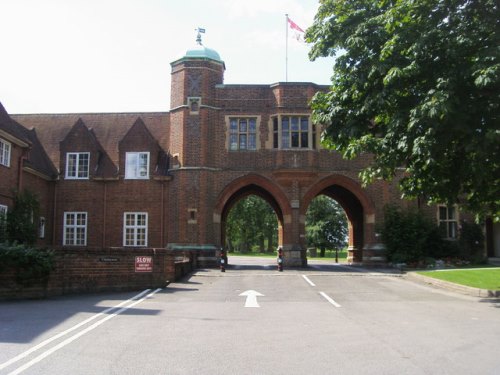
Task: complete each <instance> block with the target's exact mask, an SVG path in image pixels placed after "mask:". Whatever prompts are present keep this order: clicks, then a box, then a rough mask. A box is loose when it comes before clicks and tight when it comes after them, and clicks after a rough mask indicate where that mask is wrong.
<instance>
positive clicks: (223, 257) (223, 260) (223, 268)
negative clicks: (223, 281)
mask: <svg viewBox="0 0 500 375" xmlns="http://www.w3.org/2000/svg"><path fill="white" fill-rule="evenodd" d="M219 263H220V272H226V253H225V252H224V249H220V259H219Z"/></svg>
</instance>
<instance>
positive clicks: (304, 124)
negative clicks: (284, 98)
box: [273, 115, 316, 149]
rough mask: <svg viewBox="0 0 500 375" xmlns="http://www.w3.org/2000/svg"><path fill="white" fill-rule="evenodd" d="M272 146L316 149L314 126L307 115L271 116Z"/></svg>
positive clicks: (277, 147)
mask: <svg viewBox="0 0 500 375" xmlns="http://www.w3.org/2000/svg"><path fill="white" fill-rule="evenodd" d="M273 148H276V149H316V126H315V125H313V124H312V123H311V120H310V118H309V115H279V116H275V117H273Z"/></svg>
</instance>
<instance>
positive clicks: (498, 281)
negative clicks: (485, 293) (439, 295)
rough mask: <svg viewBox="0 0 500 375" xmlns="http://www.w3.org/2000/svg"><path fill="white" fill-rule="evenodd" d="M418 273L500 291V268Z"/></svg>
mask: <svg viewBox="0 0 500 375" xmlns="http://www.w3.org/2000/svg"><path fill="white" fill-rule="evenodd" d="M417 273H419V274H420V275H424V276H429V277H433V278H435V279H439V280H444V281H449V282H452V283H456V284H461V285H466V286H471V287H474V288H481V289H489V290H500V268H491V269H460V270H445V271H423V272H417Z"/></svg>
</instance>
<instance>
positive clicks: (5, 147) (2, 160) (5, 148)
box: [0, 139, 12, 167]
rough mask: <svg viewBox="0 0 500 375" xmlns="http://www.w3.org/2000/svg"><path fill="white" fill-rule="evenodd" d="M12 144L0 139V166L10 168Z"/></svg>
mask: <svg viewBox="0 0 500 375" xmlns="http://www.w3.org/2000/svg"><path fill="white" fill-rule="evenodd" d="M11 148H12V146H11V144H10V143H9V142H7V141H5V140H3V139H0V164H1V165H4V166H6V167H10V152H11Z"/></svg>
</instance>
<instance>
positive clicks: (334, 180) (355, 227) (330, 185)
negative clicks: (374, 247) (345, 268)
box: [299, 175, 375, 263]
mask: <svg viewBox="0 0 500 375" xmlns="http://www.w3.org/2000/svg"><path fill="white" fill-rule="evenodd" d="M321 194H324V195H327V196H329V197H330V198H332V199H335V200H336V201H337V202H338V203H339V204H340V205H341V206H342V208H343V209H344V211H345V213H346V215H347V219H348V222H349V249H348V253H349V254H348V261H349V262H356V263H357V262H361V261H362V260H363V256H362V252H363V248H365V247H366V246H367V245H370V244H372V243H374V242H375V229H374V226H375V205H374V203H373V202H372V201H371V199H370V198H369V197H368V195H367V194H366V193H365V191H364V190H363V188H362V187H361V185H360V184H359V183H358V182H356V181H354V180H352V179H351V178H349V177H346V176H343V175H331V176H328V177H326V178H324V179H322V180H321V181H319V182H318V183H316V184H315V185H314V186H312V187H311V188H310V189H309V190H308V191H307V193H306V194H305V195H304V197H303V198H302V203H301V205H300V217H301V218H302V220H301V225H300V229H299V230H300V232H301V238H305V215H306V213H307V209H308V207H309V204H310V203H311V201H312V200H313V199H314V198H315V197H317V196H318V195H321ZM303 247H305V244H303Z"/></svg>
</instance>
